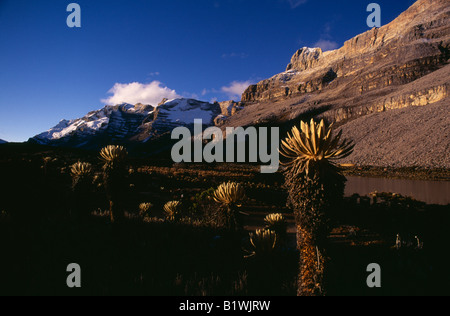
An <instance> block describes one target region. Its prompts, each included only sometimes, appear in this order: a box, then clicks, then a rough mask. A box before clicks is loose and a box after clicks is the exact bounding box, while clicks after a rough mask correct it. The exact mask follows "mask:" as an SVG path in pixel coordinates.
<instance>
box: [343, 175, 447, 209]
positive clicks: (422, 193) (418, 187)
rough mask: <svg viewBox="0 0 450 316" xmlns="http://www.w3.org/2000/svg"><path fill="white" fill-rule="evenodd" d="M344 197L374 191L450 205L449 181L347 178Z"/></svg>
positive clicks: (429, 202)
mask: <svg viewBox="0 0 450 316" xmlns="http://www.w3.org/2000/svg"><path fill="white" fill-rule="evenodd" d="M347 179H348V182H347V186H346V189H345V195H346V196H351V195H353V194H355V193H357V194H359V195H368V194H369V193H372V192H374V191H378V192H392V193H398V194H401V195H405V196H410V197H413V198H415V199H416V200H419V201H423V202H426V203H428V204H440V205H448V204H450V182H449V181H423V180H402V179H386V178H369V177H347Z"/></svg>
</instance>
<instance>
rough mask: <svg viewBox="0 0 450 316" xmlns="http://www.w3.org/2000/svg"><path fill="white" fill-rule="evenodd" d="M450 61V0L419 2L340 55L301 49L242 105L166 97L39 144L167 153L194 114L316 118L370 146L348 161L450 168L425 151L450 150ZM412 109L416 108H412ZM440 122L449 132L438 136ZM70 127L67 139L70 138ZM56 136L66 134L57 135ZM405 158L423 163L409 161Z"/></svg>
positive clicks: (45, 136) (98, 117) (237, 119)
mask: <svg viewBox="0 0 450 316" xmlns="http://www.w3.org/2000/svg"><path fill="white" fill-rule="evenodd" d="M449 59H450V2H449V1H444V0H433V1H432V0H419V1H417V2H416V3H414V4H413V5H412V6H411V7H410V8H409V9H408V10H406V11H405V12H403V13H402V14H400V15H399V17H397V18H396V19H395V20H394V21H392V22H391V23H389V24H387V25H385V26H383V27H381V28H374V29H371V30H368V31H367V32H364V33H362V34H359V35H357V36H355V37H353V38H352V39H349V40H348V41H346V42H345V44H344V45H343V46H342V47H341V48H339V49H336V50H333V51H327V52H323V51H322V49H320V48H307V47H303V48H301V49H299V50H297V52H295V54H294V55H293V56H292V58H291V60H290V62H289V63H288V65H287V67H286V70H285V71H284V72H281V73H279V74H276V75H274V76H273V77H271V78H269V79H265V80H262V81H261V82H259V83H257V84H255V85H251V86H249V87H248V89H247V90H246V91H245V92H244V93H243V95H242V100H241V102H233V101H228V102H222V103H208V102H202V101H197V100H193V99H176V100H163V102H161V104H160V105H159V106H158V107H153V106H144V105H142V104H139V105H134V106H133V105H127V104H122V105H118V106H115V107H110V108H108V107H105V108H104V109H102V110H99V111H103V112H99V111H93V112H91V113H90V114H88V115H90V118H92V119H89V117H88V119H84V120H83V119H81V120H82V121H83V122H81V121H77V120H73V121H62V122H60V124H59V125H57V126H55V127H54V128H53V129H51V130H50V131H48V132H45V133H42V134H40V135H37V136H35V137H34V138H32V139H31V140H30V141H31V142H37V143H42V144H47V145H57V146H74V147H84V148H98V147H99V146H102V145H106V144H108V143H115V144H127V145H128V146H127V147H133V146H141V147H142V146H144V147H147V149H145V150H144V151H145V153H148V154H150V153H152V152H154V151H156V152H159V151H162V150H167V149H168V148H169V147H168V146H169V144H170V143H169V142H167V140H168V139H169V140H170V131H171V130H172V129H173V128H175V127H177V126H187V127H192V123H193V120H194V119H195V118H202V119H203V123H204V125H205V126H213V125H216V126H219V127H221V128H222V129H225V128H227V127H238V126H242V127H247V126H261V125H264V126H278V127H281V129H282V133H283V132H287V131H289V130H290V128H291V127H292V125H294V124H298V122H299V120H309V119H311V118H314V119H325V120H326V121H327V122H328V123H335V124H336V126H337V127H339V128H342V129H344V130H345V135H347V136H348V137H349V138H351V139H354V140H355V141H359V142H361V143H362V144H364V145H361V146H359V147H357V149H358V150H359V151H360V152H361V154H355V155H353V156H351V157H349V158H348V159H349V160H348V162H351V163H355V164H369V165H378V164H379V163H380V161H385V160H384V159H383V157H381V156H380V155H381V154H380V153H386V152H393V153H398V155H395V154H394V155H389V156H390V157H391V161H389V162H385V163H388V164H392V165H395V166H415V165H417V166H427V167H433V168H450V161H449V159H447V158H445V159H434V160H433V159H426V157H425V156H424V155H423V153H424V152H428V153H429V155H433V154H436V155H442V153H445V152H448V146H449V141H448V139H450V135H449V131H448V129H443V126H446V125H445V124H447V125H450V118H449V117H448V114H447V112H448V103H449V86H450V76H449V73H450V65H449ZM434 104H436V106H435V107H433V108H434V109H435V110H436V111H439V113H440V117H436V116H433V117H434V119H433V120H427V118H426V117H425V116H426V115H430V112H429V111H427V109H425V110H421V109H420V108H421V107H428V106H431V105H434ZM409 108H412V109H411V110H404V109H409ZM173 115H175V116H173ZM397 116H398V117H397ZM412 117H414V118H415V119H416V120H417V119H419V121H420V122H422V123H421V124H423V126H422V127H424V128H423V129H421V130H423V131H424V132H423V134H422V135H418V137H416V136H417V135H413V133H414V130H411V129H409V128H406V127H405V132H404V133H400V134H399V133H396V134H391V133H388V130H387V129H386V128H388V129H389V128H390V127H386V126H380V128H378V129H376V128H375V129H372V130H373V131H372V133H373V134H374V135H372V136H373V137H368V136H367V135H366V136H365V138H371V139H372V141H371V142H365V141H364V138H361V135H362V134H361V133H360V131H358V130H354V128H362V127H364V126H365V124H382V122H389V124H391V125H392V130H397V131H399V130H398V129H397V128H396V127H395V126H394V125H393V124H398V125H399V126H400V125H401V123H402V122H401V121H398V122H397V120H402V121H405V122H406V121H407V122H410V124H414V123H415V121H414V120H410V118H412ZM439 119H442V120H444V121H443V122H442V121H439ZM78 120H80V119H78ZM102 120H103V121H102ZM183 120H184V121H183ZM366 120H367V121H366ZM432 121H433V123H431V122H432ZM80 122H81V123H80ZM111 122H112V123H111ZM74 124H75V125H74ZM77 124H80V125H77ZM438 126H439V127H440V130H436V129H437V127H438ZM94 127H95V128H94ZM425 127H427V128H425ZM352 128H353V129H352ZM442 129H443V130H442ZM64 130H66V131H67V132H68V133H66V134H64V133H62V131H64ZM378 131H380V132H381V131H384V133H385V134H389V135H391V136H390V137H391V138H392V139H386V138H385V137H381V136H380V135H376V134H377V133H378ZM91 132H92V133H91ZM58 133H62V134H61V135H60V134H58ZM436 133H440V138H439V139H440V142H439V143H437V144H434V143H433V142H432V140H433V134H436ZM63 134H64V135H63ZM50 135H52V137H50ZM54 136H62V137H56V139H53V137H54ZM394 137H397V138H398V139H400V143H403V146H411V144H408V142H409V141H412V140H414V142H418V143H422V144H426V146H424V145H419V146H417V145H416V144H413V146H414V148H415V149H414V150H412V151H411V150H408V149H407V148H400V147H401V146H400V147H399V145H398V144H399V143H398V139H394ZM381 140H383V141H381ZM401 140H403V142H402V141H401ZM392 144H397V145H396V147H393V146H391V145H392ZM427 146H431V147H432V148H431V149H430V148H427ZM433 146H434V147H436V148H433ZM374 148H377V150H374ZM378 149H379V150H378ZM405 153H408V155H413V156H414V155H416V156H420V157H422V158H421V159H419V160H417V161H416V160H414V159H409V158H408V157H406V156H405V155H406V154H405ZM385 156H386V154H385ZM447 156H448V155H447ZM403 162H405V163H406V162H407V163H406V164H405V163H403Z"/></svg>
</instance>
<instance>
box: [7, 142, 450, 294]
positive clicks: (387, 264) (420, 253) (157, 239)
mask: <svg viewBox="0 0 450 316" xmlns="http://www.w3.org/2000/svg"><path fill="white" fill-rule="evenodd" d="M77 161H83V162H88V163H90V164H91V165H92V170H93V172H94V173H93V174H92V180H93V184H92V186H91V187H90V188H89V190H87V191H86V192H84V193H82V194H81V195H80V192H79V191H76V190H74V183H73V178H72V176H71V168H70V167H71V166H72V165H73V164H74V163H76V162H77ZM104 172H105V171H104V162H103V161H101V160H100V159H99V154H98V153H90V152H83V151H71V150H70V151H69V150H63V149H51V148H45V147H39V146H33V147H30V146H25V145H11V144H9V145H3V146H0V175H1V188H0V189H1V190H0V192H1V196H0V249H1V255H0V295H16V294H17V295H156V296H160V295H208V296H210V295H237V296H246V295H249V296H252V295H282V296H295V295H296V294H297V276H298V252H297V247H296V236H295V232H296V229H295V224H294V215H293V213H292V211H291V210H289V209H288V208H286V200H287V192H286V190H285V188H283V182H284V180H283V176H282V174H275V175H271V176H268V175H261V174H259V169H258V168H257V167H253V166H247V165H173V164H172V163H170V162H168V161H161V160H145V161H141V160H133V159H130V160H129V161H128V163H127V173H126V175H123V176H124V178H123V179H124V180H123V181H124V182H125V183H126V186H124V187H123V189H122V190H123V192H122V193H123V196H124V198H123V200H121V203H122V205H123V209H124V210H125V214H124V218H123V220H121V221H120V222H116V223H112V222H111V216H110V214H109V211H110V209H111V204H110V202H111V196H110V195H111V194H110V193H108V192H107V190H106V189H105V183H104V181H103V180H102V179H103V177H102V173H104ZM228 181H234V182H237V183H240V184H241V185H242V187H243V188H244V190H245V196H246V198H245V199H244V200H243V201H241V202H240V203H234V204H233V203H232V204H230V205H222V204H221V203H219V202H218V201H216V200H215V199H214V191H215V190H216V189H217V188H218V187H219V185H221V184H222V183H225V182H228ZM169 201H180V202H181V205H182V206H181V207H180V208H179V209H177V214H178V215H177V216H175V217H173V218H172V217H169V216H167V212H165V211H164V209H165V206H166V203H167V202H169ZM143 204H145V205H143ZM237 204H239V205H237ZM234 208H236V210H237V211H236V214H237V216H238V217H239V218H238V219H237V220H236V223H237V225H232V226H230V225H229V218H227V216H225V215H224V214H227V210H232V209H234ZM80 210H85V213H84V212H82V211H80ZM273 213H280V214H282V215H283V217H284V218H285V220H286V223H287V226H286V227H285V230H286V231H285V234H284V235H283V233H281V234H279V235H278V236H282V237H279V238H277V242H276V245H275V246H274V247H269V248H264V247H263V248H264V249H266V250H267V249H268V250H267V251H260V249H263V248H261V247H262V245H261V244H258V242H257V241H258V239H257V235H256V234H255V232H256V230H258V229H262V228H264V227H265V226H266V225H267V223H265V222H264V218H265V217H266V215H268V214H273ZM449 219H450V212H449V207H445V206H434V205H425V204H423V203H421V202H418V201H415V200H413V199H411V198H405V197H401V196H397V195H393V194H377V195H374V196H370V197H359V196H353V197H348V198H346V199H345V201H344V204H343V205H342V206H339V207H336V209H335V210H334V212H333V216H332V228H333V229H332V232H331V234H330V235H329V237H328V239H329V242H330V247H329V249H328V252H327V256H328V257H329V260H328V269H327V273H326V275H325V276H324V279H325V280H324V283H325V284H326V286H327V289H328V290H327V295H448V294H450V290H449V289H448V284H449V282H450V272H449V271H448V268H447V264H448V259H449V255H448V252H447V249H448V245H449V244H450V243H449V242H450V236H449V234H448V233H447V229H448V223H450V221H449ZM251 234H253V239H251V236H252V235H251ZM70 263H78V264H79V265H80V266H81V269H82V287H81V289H69V288H68V287H67V285H66V278H67V276H68V274H69V272H66V268H67V266H68V265H69V264H70ZM370 263H378V264H379V265H380V266H381V268H382V288H381V289H369V288H368V287H367V285H366V278H367V276H368V274H369V273H368V272H366V269H367V266H368V265H369V264H370Z"/></svg>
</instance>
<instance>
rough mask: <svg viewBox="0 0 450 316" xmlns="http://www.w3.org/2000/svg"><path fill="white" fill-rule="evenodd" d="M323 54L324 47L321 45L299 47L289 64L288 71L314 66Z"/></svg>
mask: <svg viewBox="0 0 450 316" xmlns="http://www.w3.org/2000/svg"><path fill="white" fill-rule="evenodd" d="M322 54H323V52H322V49H321V48H319V47H316V48H309V47H303V48H301V49H299V50H298V51H297V52H296V53H295V54H294V56H292V59H291V62H290V63H289V65H288V66H287V68H286V71H290V70H296V71H303V70H307V69H309V68H312V67H314V66H315V65H316V64H317V63H318V61H319V59H320V58H321V57H322Z"/></svg>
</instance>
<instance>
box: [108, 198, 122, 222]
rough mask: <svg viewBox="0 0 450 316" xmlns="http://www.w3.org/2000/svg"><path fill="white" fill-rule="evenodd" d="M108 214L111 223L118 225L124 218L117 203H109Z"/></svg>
mask: <svg viewBox="0 0 450 316" xmlns="http://www.w3.org/2000/svg"><path fill="white" fill-rule="evenodd" d="M109 214H110V216H111V223H118V222H120V221H121V220H122V218H123V217H124V214H123V210H122V209H121V207H120V206H119V203H117V202H113V201H109Z"/></svg>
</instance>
